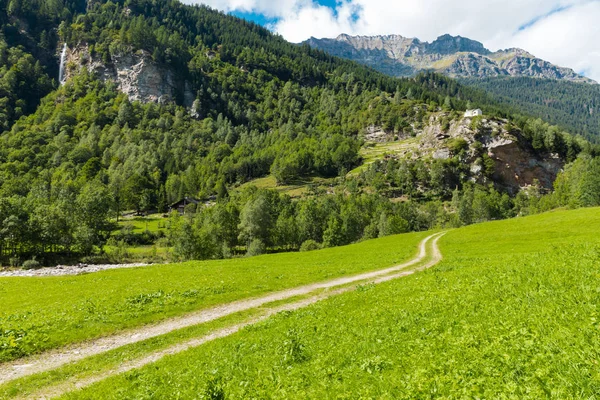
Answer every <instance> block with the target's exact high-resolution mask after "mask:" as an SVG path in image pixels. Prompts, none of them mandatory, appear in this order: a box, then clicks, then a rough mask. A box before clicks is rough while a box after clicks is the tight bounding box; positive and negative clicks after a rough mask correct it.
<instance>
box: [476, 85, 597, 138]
mask: <svg viewBox="0 0 600 400" xmlns="http://www.w3.org/2000/svg"><path fill="white" fill-rule="evenodd" d="M464 83H465V84H468V85H472V86H475V87H478V88H481V89H484V90H486V91H487V92H489V93H491V94H494V95H496V96H497V97H498V100H499V101H501V102H502V103H504V104H510V105H512V106H513V107H514V109H515V110H520V112H521V113H523V114H529V115H535V116H537V117H540V118H543V119H544V120H546V121H548V122H550V123H552V124H555V125H560V126H562V127H564V128H565V129H569V130H570V131H571V132H573V133H578V134H581V135H583V136H584V137H586V138H588V139H590V140H592V141H594V142H598V141H599V132H600V85H588V84H582V83H575V82H566V81H557V80H554V79H536V78H527V77H520V78H487V79H468V80H465V81H464Z"/></svg>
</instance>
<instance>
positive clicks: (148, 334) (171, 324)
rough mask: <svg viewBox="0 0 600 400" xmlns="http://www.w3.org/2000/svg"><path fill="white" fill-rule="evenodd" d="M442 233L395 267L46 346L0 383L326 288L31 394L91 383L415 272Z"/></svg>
mask: <svg viewBox="0 0 600 400" xmlns="http://www.w3.org/2000/svg"><path fill="white" fill-rule="evenodd" d="M444 233H445V232H442V233H436V234H433V235H431V236H428V237H427V238H425V239H423V241H421V243H420V244H419V252H418V254H417V256H416V257H415V258H413V259H412V260H410V261H407V262H405V263H403V264H400V265H396V266H394V267H390V268H386V269H382V270H377V271H372V272H367V273H363V274H359V275H354V276H348V277H341V278H336V279H332V280H329V281H325V282H318V283H314V284H310V285H304V286H300V287H297V288H292V289H286V290H282V291H278V292H274V293H271V294H268V295H265V296H261V297H257V298H252V299H246V300H239V301H235V302H232V303H228V304H224V305H220V306H216V307H211V308H209V309H205V310H201V311H198V312H194V313H191V314H188V315H185V316H182V317H177V318H172V319H169V320H166V321H164V322H161V323H158V324H153V325H147V326H143V327H140V328H136V329H133V330H128V331H126V332H122V333H119V334H116V335H112V336H108V337H104V338H100V339H96V340H93V341H90V342H86V343H82V344H77V345H72V346H68V347H67V348H62V349H57V350H51V351H48V352H45V353H43V354H40V355H35V356H31V357H26V358H23V359H20V360H16V361H12V362H9V363H4V364H0V384H3V383H6V382H9V381H12V380H15V379H18V378H22V377H25V376H29V375H33V374H37V373H41V372H46V371H51V370H53V369H56V368H59V367H61V366H63V365H65V364H68V363H71V362H74V361H79V360H82V359H84V358H87V357H90V356H94V355H97V354H101V353H104V352H107V351H110V350H114V349H117V348H119V347H122V346H125V345H128V344H132V343H137V342H141V341H143V340H147V339H150V338H153V337H156V336H160V335H164V334H167V333H170V332H173V331H175V330H178V329H182V328H186V327H190V326H194V325H199V324H202V323H206V322H209V321H213V320H216V319H219V318H222V317H226V316H228V315H232V314H234V313H237V312H241V311H247V310H251V309H255V308H258V307H260V306H263V305H266V304H268V303H272V302H276V301H281V300H286V299H290V298H293V297H296V296H303V295H310V294H311V293H313V292H315V291H319V290H322V289H329V290H327V291H326V292H323V293H320V294H318V295H314V296H312V297H309V298H305V299H302V300H299V301H296V302H292V303H288V304H284V305H281V306H277V307H273V308H270V309H268V310H267V312H266V313H265V314H263V315H261V316H260V317H258V318H255V319H252V320H250V321H246V322H243V323H240V324H237V325H233V326H230V327H227V328H222V329H220V330H216V331H213V332H212V333H210V334H208V335H206V336H203V337H199V338H195V339H191V340H188V341H185V342H182V343H178V344H176V345H173V346H171V347H168V348H166V349H163V350H159V351H156V352H154V353H151V354H148V355H146V356H144V357H143V358H140V359H136V360H131V361H129V362H126V363H124V364H121V365H120V366H119V368H117V369H113V370H110V371H107V372H105V373H102V374H99V375H96V376H94V377H91V378H87V379H85V380H80V381H68V382H66V383H63V384H59V385H57V386H55V387H53V388H49V390H48V391H45V392H40V393H39V394H38V395H36V396H34V398H50V397H54V396H57V395H60V394H62V393H65V392H68V391H70V390H75V389H78V388H82V387H85V386H89V385H91V384H93V383H95V382H98V381H100V380H103V379H106V378H108V377H110V376H113V375H116V374H120V373H123V372H127V371H130V370H132V369H135V368H139V367H142V366H144V365H147V364H150V363H152V362H155V361H157V360H159V359H161V358H162V357H164V356H166V355H170V354H176V353H179V352H182V351H185V350H187V349H190V348H193V347H197V346H200V345H202V344H203V343H206V342H209V341H211V340H214V339H218V338H221V337H225V336H228V335H231V334H233V333H235V332H237V331H239V330H240V329H242V328H244V327H245V326H248V325H251V324H254V323H256V322H259V321H262V320H264V319H266V318H268V317H270V316H272V315H274V314H276V313H278V312H281V311H286V310H296V309H299V308H302V307H306V306H308V305H310V304H314V303H316V302H318V301H320V300H323V299H326V298H328V297H331V296H334V295H338V294H340V293H344V292H348V291H351V290H354V286H347V285H349V284H351V283H359V282H360V283H367V284H369V283H373V284H376V283H381V282H385V281H390V280H393V279H397V278H401V277H404V276H407V275H411V274H414V273H415V272H418V271H422V270H424V269H426V268H429V267H432V266H434V265H435V264H437V263H438V262H439V261H440V260H441V259H442V255H441V252H440V251H439V248H438V246H437V242H438V240H439V239H440V238H441V237H442V236H443V235H444ZM429 242H431V254H428V252H427V245H428V243H429ZM426 258H429V260H428V261H427V262H426V263H424V264H422V265H419V264H421V263H422V262H423V261H424V260H425V259H426ZM413 265H417V267H415V268H413V269H408V267H411V266H413Z"/></svg>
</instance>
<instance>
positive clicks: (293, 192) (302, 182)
mask: <svg viewBox="0 0 600 400" xmlns="http://www.w3.org/2000/svg"><path fill="white" fill-rule="evenodd" d="M334 183H335V179H329V178H321V177H307V178H300V179H298V180H297V181H296V182H294V183H291V184H289V185H277V180H276V179H275V177H274V176H272V175H269V176H266V177H264V178H258V179H254V180H252V181H250V182H246V183H244V184H243V185H241V186H239V187H238V188H236V189H234V190H238V191H239V190H243V189H244V188H245V187H247V186H256V187H257V188H259V189H273V190H277V191H278V192H280V193H284V194H287V195H288V196H290V197H291V198H300V197H304V196H306V195H307V194H309V193H310V188H311V186H313V187H316V188H318V189H320V190H327V189H328V188H329V186H330V185H332V184H334Z"/></svg>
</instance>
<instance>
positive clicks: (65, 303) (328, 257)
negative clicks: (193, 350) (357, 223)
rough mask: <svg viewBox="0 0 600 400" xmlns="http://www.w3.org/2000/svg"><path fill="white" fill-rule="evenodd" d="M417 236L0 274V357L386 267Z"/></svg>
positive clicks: (407, 251) (404, 255)
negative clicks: (47, 273)
mask: <svg viewBox="0 0 600 400" xmlns="http://www.w3.org/2000/svg"><path fill="white" fill-rule="evenodd" d="M425 236H427V233H424V232H421V233H413V234H406V235H399V236H395V237H388V238H383V239H379V240H371V241H366V242H363V243H359V244H355V245H351V246H346V247H338V248H332V249H325V250H320V251H315V252H308V253H285V254H274V255H266V256H260V257H253V258H243V259H232V260H224V261H208V262H188V263H183V264H169V265H157V266H150V267H143V268H132V269H120V270H110V271H104V272H99V273H94V274H88V275H80V276H67V277H44V278H0V304H2V309H1V310H0V362H1V361H7V360H11V359H15V358H18V357H22V356H25V355H29V354H34V353H38V352H41V351H44V350H48V349H51V348H56V347H60V346H63V345H66V344H69V343H75V342H81V341H83V340H87V339H91V338H95V337H99V336H104V335H108V334H111V333H115V332H117V331H120V330H123V329H126V328H131V327H135V326H139V325H142V324H146V323H150V322H156V321H160V320H164V319H166V318H168V317H172V316H176V315H181V314H184V313H187V312H190V311H196V310H200V309H203V308H207V307H209V306H212V305H216V304H222V303H226V302H230V301H234V300H238V299H242V298H248V297H252V296H258V295H260V294H264V293H267V292H272V291H276V290H280V289H285V288H289V287H295V286H299V285H302V284H307V283H311V282H316V281H322V280H326V279H330V278H333V277H338V276H343V275H351V274H355V273H359V272H363V271H368V270H374V269H379V268H384V267H387V266H391V265H394V264H397V263H400V262H402V261H404V260H407V259H409V258H410V257H411V256H413V255H414V254H415V253H416V247H417V244H418V242H420V241H421V239H423V238H424V237H425Z"/></svg>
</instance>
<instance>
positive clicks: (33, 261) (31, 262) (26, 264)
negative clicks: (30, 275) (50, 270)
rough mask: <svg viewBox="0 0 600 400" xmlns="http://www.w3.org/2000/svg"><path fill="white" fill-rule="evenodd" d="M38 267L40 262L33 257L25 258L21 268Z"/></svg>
mask: <svg viewBox="0 0 600 400" xmlns="http://www.w3.org/2000/svg"><path fill="white" fill-rule="evenodd" d="M40 267H41V265H40V263H39V262H38V261H37V260H36V259H35V258H32V259H31V260H27V261H25V262H24V263H23V269H38V268H40Z"/></svg>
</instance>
